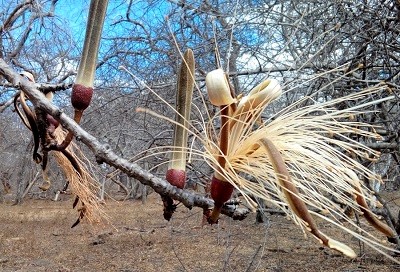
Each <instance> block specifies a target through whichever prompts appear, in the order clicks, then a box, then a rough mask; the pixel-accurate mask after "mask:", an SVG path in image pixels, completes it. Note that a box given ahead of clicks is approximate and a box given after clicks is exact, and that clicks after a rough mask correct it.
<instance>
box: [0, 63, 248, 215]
mask: <svg viewBox="0 0 400 272" xmlns="http://www.w3.org/2000/svg"><path fill="white" fill-rule="evenodd" d="M0 74H1V75H3V76H4V78H5V79H7V80H8V81H9V82H10V83H11V84H12V85H13V86H19V87H20V89H21V90H22V91H23V92H25V93H26V94H27V95H28V96H29V99H30V101H31V102H32V103H33V105H34V106H35V107H38V108H41V109H43V110H45V111H46V112H48V113H49V114H51V115H52V116H53V117H54V118H56V119H57V120H58V121H60V123H61V124H62V125H63V127H64V128H66V129H67V130H69V131H72V132H73V133H74V134H75V136H76V139H77V140H79V141H81V142H82V143H84V144H85V145H86V146H87V147H89V148H90V150H91V151H92V152H93V153H94V154H95V157H96V161H97V162H98V163H107V164H108V165H110V166H113V167H115V168H117V169H119V170H121V171H122V172H124V173H126V174H127V175H128V176H130V177H133V178H135V179H137V180H139V181H140V182H141V183H142V184H144V185H148V186H150V187H152V188H153V189H154V191H156V192H157V193H159V194H161V195H167V196H169V197H171V198H173V199H175V200H178V201H180V202H182V204H184V205H185V206H186V207H188V208H189V209H191V208H192V207H194V206H196V207H201V208H208V209H211V208H212V207H213V206H214V203H213V201H212V200H211V199H209V198H206V197H204V196H202V195H200V194H197V193H193V192H189V191H186V190H181V189H178V188H177V187H175V186H172V185H170V184H169V183H168V182H167V181H166V180H164V179H161V178H158V177H156V176H154V175H153V174H151V173H150V172H148V171H146V170H144V169H142V168H141V167H140V166H139V165H138V164H136V163H132V162H129V161H128V160H126V159H124V158H122V157H119V156H118V155H117V154H116V153H115V152H114V151H112V150H111V148H110V146H108V145H107V144H102V143H100V142H99V141H98V140H97V139H96V138H95V137H94V136H92V135H91V134H89V133H88V132H86V131H85V130H83V129H82V128H81V127H80V126H79V125H78V124H76V123H75V122H74V121H73V120H72V119H71V118H69V117H68V116H67V115H66V114H64V113H63V112H62V111H61V110H60V109H59V108H57V107H56V106H54V105H53V104H51V103H50V102H49V101H48V100H47V99H46V98H45V96H44V95H43V93H41V92H40V91H39V90H38V89H36V86H35V84H33V83H31V82H29V81H28V80H26V79H25V78H23V77H21V76H20V75H19V74H18V73H17V72H15V71H13V70H12V69H11V68H10V67H9V66H8V65H7V63H6V62H5V61H4V60H3V59H0ZM222 213H223V214H225V215H228V216H230V217H232V218H233V219H237V220H242V219H244V218H245V217H246V216H247V214H248V213H249V210H248V209H246V208H236V206H233V205H225V206H224V207H223V210H222Z"/></svg>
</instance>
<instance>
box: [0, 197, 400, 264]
mask: <svg viewBox="0 0 400 272" xmlns="http://www.w3.org/2000/svg"><path fill="white" fill-rule="evenodd" d="M71 206H72V198H70V199H68V200H64V201H59V202H53V201H49V200H26V201H25V202H24V203H23V204H21V205H17V206H12V205H10V204H0V228H1V230H0V247H1V249H0V250H1V253H0V254H1V255H0V271H4V272H6V271H120V272H133V271H144V272H147V271H271V272H272V271H275V272H278V271H282V272H284V271H295V272H302V271H312V272H314V271H343V272H345V271H346V272H353V271H354V272H355V271H357V272H360V271H382V272H389V271H400V266H399V265H396V264H395V263H393V262H392V261H390V260H388V259H387V258H385V257H384V256H382V255H380V254H379V253H377V252H375V251H373V250H371V249H370V248H369V247H363V245H362V244H359V243H358V241H356V240H355V239H354V238H352V237H351V236H350V235H347V234H342V233H338V232H337V230H335V229H333V227H332V226H329V225H327V224H326V223H323V222H320V224H319V225H320V227H321V228H322V229H323V230H324V232H327V233H330V234H331V235H332V236H336V238H337V239H338V240H341V241H344V242H346V243H347V244H349V245H350V246H351V247H352V248H353V249H354V250H355V251H356V252H357V253H359V254H360V255H361V256H362V257H358V258H356V259H349V258H346V257H344V256H342V255H341V254H339V253H337V252H335V251H332V250H329V249H327V248H324V247H321V246H320V244H319V243H318V242H317V241H316V240H315V239H313V238H311V237H309V238H308V239H305V238H304V235H303V233H302V232H301V230H300V229H299V228H298V227H296V226H295V225H294V224H293V222H291V221H289V220H287V219H286V218H285V217H283V216H281V215H271V216H269V222H268V223H267V224H256V223H255V216H254V215H250V216H249V217H248V218H247V219H245V220H244V221H241V222H237V221H233V220H231V219H230V218H227V217H224V216H223V217H222V218H221V220H220V224H219V225H217V226H205V227H201V220H202V211H201V210H200V209H198V208H194V209H193V210H188V209H186V208H184V207H182V206H179V207H178V210H177V212H176V213H175V214H174V217H173V220H171V221H170V222H167V221H165V220H164V219H163V216H162V205H161V200H160V198H159V197H158V196H157V195H156V194H155V193H153V194H151V195H150V196H149V198H148V201H147V202H146V204H142V203H141V202H140V201H125V202H116V201H113V200H109V201H108V202H107V204H106V205H105V206H104V208H105V211H106V213H107V214H108V216H109V217H110V219H109V222H108V223H107V222H106V223H103V224H98V225H90V224H88V223H87V222H83V223H81V224H80V225H78V226H77V227H75V228H73V229H71V228H70V227H71V225H72V224H73V222H74V221H75V220H76V218H77V212H76V210H72V208H71ZM335 234H336V235H335ZM377 235H379V234H377ZM382 239H385V238H384V237H382Z"/></svg>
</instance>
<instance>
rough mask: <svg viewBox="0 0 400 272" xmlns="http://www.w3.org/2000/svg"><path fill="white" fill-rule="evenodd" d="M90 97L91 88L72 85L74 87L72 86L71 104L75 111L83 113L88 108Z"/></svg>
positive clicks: (91, 93)
mask: <svg viewBox="0 0 400 272" xmlns="http://www.w3.org/2000/svg"><path fill="white" fill-rule="evenodd" d="M92 95H93V87H86V86H83V85H82V84H74V86H72V94H71V104H72V106H73V107H74V108H75V109H76V110H80V111H83V110H85V109H86V108H87V107H89V105H90V101H91V100H92Z"/></svg>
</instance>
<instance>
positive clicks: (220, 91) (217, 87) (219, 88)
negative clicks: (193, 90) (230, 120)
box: [206, 69, 235, 106]
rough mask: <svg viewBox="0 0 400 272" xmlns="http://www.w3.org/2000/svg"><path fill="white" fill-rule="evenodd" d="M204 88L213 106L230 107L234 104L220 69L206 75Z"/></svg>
mask: <svg viewBox="0 0 400 272" xmlns="http://www.w3.org/2000/svg"><path fill="white" fill-rule="evenodd" d="M206 86H207V92H208V98H209V100H210V102H211V104H213V105H214V106H224V105H230V104H232V103H234V102H235V99H234V98H233V97H232V95H231V90H230V88H229V83H228V81H227V79H226V76H225V73H224V71H223V70H222V69H216V70H213V71H211V72H209V73H208V74H207V76H206Z"/></svg>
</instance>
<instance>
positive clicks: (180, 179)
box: [166, 169, 186, 189]
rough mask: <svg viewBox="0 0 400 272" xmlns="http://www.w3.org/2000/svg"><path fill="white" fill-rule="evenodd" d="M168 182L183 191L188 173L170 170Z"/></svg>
mask: <svg viewBox="0 0 400 272" xmlns="http://www.w3.org/2000/svg"><path fill="white" fill-rule="evenodd" d="M166 180H167V181H168V182H169V183H171V185H174V186H176V187H178V188H179V189H183V187H185V183H186V171H184V170H178V169H168V170H167V175H166Z"/></svg>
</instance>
